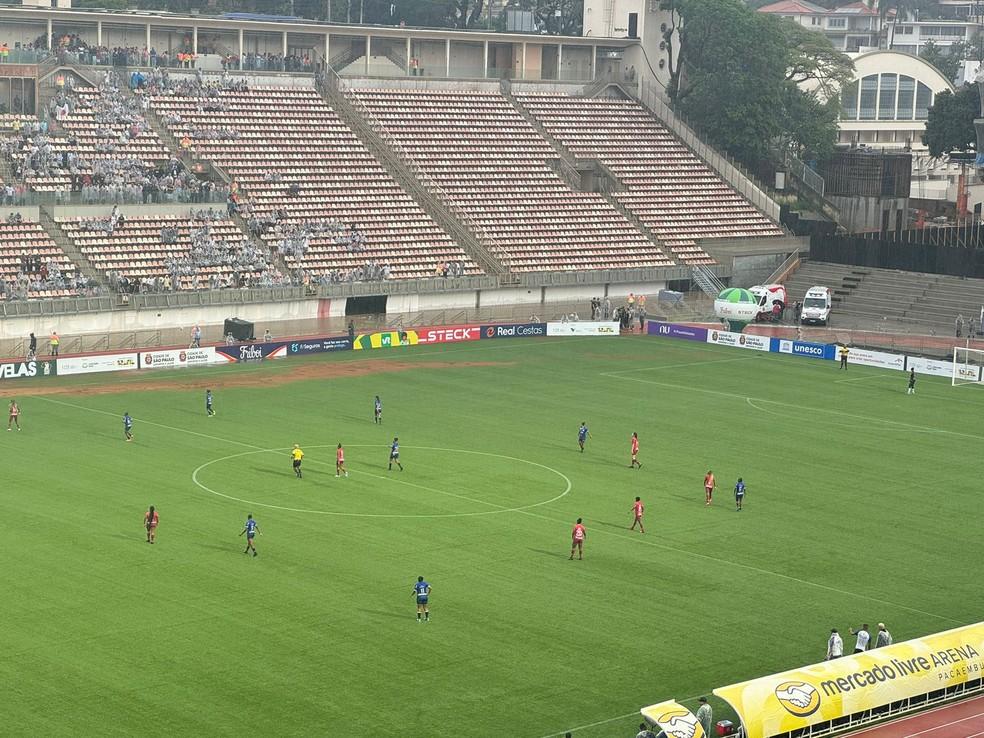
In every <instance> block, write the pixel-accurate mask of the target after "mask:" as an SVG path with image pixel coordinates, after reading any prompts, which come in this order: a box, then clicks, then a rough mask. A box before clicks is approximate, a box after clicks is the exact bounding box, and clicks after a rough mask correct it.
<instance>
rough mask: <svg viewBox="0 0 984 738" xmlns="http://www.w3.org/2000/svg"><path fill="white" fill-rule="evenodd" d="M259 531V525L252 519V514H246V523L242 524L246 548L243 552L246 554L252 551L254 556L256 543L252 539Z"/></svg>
mask: <svg viewBox="0 0 984 738" xmlns="http://www.w3.org/2000/svg"><path fill="white" fill-rule="evenodd" d="M259 532H260V526H259V525H258V524H257V522H256V521H255V520H253V515H252V514H250V515H247V516H246V525H244V526H243V532H242V533H240V534H239V535H242V534H243V533H245V534H246V549H245V550H244V551H243V553H244V554H248V553H249V552H250V551H252V552H253V556H256V543H254V541H253V539H254V538H256V534H257V533H259Z"/></svg>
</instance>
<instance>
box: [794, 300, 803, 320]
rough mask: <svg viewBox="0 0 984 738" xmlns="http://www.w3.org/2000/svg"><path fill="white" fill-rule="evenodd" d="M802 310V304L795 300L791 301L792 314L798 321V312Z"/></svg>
mask: <svg viewBox="0 0 984 738" xmlns="http://www.w3.org/2000/svg"><path fill="white" fill-rule="evenodd" d="M802 311H803V304H802V303H801V302H800V301H799V300H797V301H796V302H794V303H793V316H794V317H795V318H796V322H797V323H799V322H800V313H801V312H802Z"/></svg>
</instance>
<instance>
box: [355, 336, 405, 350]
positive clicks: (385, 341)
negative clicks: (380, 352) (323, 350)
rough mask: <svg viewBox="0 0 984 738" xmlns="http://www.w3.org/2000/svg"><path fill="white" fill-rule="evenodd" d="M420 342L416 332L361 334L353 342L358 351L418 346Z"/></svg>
mask: <svg viewBox="0 0 984 738" xmlns="http://www.w3.org/2000/svg"><path fill="white" fill-rule="evenodd" d="M419 342H420V339H419V337H418V336H417V332H416V331H381V332H379V333H360V334H359V335H358V336H356V337H355V340H354V341H353V342H352V348H353V349H355V350H356V351H364V350H367V349H378V348H390V347H391V346H416V345H417V344H418V343H419Z"/></svg>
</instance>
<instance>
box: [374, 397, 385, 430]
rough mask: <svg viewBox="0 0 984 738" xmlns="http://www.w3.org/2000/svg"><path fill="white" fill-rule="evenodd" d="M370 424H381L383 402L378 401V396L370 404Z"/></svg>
mask: <svg viewBox="0 0 984 738" xmlns="http://www.w3.org/2000/svg"><path fill="white" fill-rule="evenodd" d="M372 422H374V423H377V424H378V423H382V422H383V401H382V400H380V399H379V395H376V399H375V400H374V401H373V403H372Z"/></svg>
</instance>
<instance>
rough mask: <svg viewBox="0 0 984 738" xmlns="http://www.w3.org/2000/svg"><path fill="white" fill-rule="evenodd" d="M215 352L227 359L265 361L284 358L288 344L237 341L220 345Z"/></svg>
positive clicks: (230, 360)
mask: <svg viewBox="0 0 984 738" xmlns="http://www.w3.org/2000/svg"><path fill="white" fill-rule="evenodd" d="M215 353H216V354H217V355H218V356H219V357H224V359H225V360H226V361H229V362H232V361H263V360H264V359H282V358H283V357H284V356H286V355H287V344H286V343H282V342H278V343H237V344H234V345H232V346H218V347H216V349H215Z"/></svg>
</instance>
